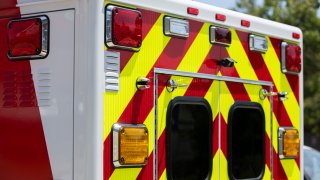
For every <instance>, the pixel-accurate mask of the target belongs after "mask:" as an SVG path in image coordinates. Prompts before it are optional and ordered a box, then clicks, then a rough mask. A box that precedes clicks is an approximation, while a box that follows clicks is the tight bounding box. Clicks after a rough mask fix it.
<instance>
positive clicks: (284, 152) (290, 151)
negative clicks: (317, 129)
mask: <svg viewBox="0 0 320 180" xmlns="http://www.w3.org/2000/svg"><path fill="white" fill-rule="evenodd" d="M299 153H300V136H299V131H298V130H297V129H295V128H293V127H280V128H279V157H280V159H290V158H291V159H292V158H297V157H298V156H299Z"/></svg>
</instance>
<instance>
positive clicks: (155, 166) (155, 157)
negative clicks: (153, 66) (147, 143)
mask: <svg viewBox="0 0 320 180" xmlns="http://www.w3.org/2000/svg"><path fill="white" fill-rule="evenodd" d="M153 83H154V86H153V87H154V151H153V176H154V177H153V179H154V180H157V179H158V74H156V73H155V72H154V80H153Z"/></svg>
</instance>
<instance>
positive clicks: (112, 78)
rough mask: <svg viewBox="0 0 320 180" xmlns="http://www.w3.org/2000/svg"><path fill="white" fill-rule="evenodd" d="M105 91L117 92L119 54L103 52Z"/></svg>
mask: <svg viewBox="0 0 320 180" xmlns="http://www.w3.org/2000/svg"><path fill="white" fill-rule="evenodd" d="M104 73H105V91H111V92H118V91H119V89H120V53H119V52H110V51H106V52H105V58H104Z"/></svg>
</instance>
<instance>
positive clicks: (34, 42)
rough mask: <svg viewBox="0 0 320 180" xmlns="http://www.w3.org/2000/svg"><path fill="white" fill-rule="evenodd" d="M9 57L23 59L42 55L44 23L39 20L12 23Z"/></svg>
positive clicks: (8, 34) (9, 31) (9, 35)
mask: <svg viewBox="0 0 320 180" xmlns="http://www.w3.org/2000/svg"><path fill="white" fill-rule="evenodd" d="M7 39H8V48H9V50H8V56H9V57H13V58H14V57H23V56H33V55H38V54H40V53H41V49H42V22H41V20H40V19H39V18H34V19H27V20H20V21H11V22H10V23H9V24H8V32H7Z"/></svg>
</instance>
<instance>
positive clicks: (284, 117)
mask: <svg viewBox="0 0 320 180" xmlns="http://www.w3.org/2000/svg"><path fill="white" fill-rule="evenodd" d="M237 33H238V36H239V39H240V40H241V42H242V46H243V48H244V50H245V52H246V53H247V56H248V58H249V60H250V62H251V65H252V67H253V69H254V70H255V72H256V75H257V77H258V79H259V80H263V81H270V82H272V83H273V84H275V83H274V81H273V79H272V76H271V74H270V72H269V70H268V68H267V65H266V64H265V61H264V59H263V57H262V56H261V54H260V53H257V52H253V51H249V49H248V33H246V32H237ZM279 71H280V69H279ZM273 90H274V91H275V92H278V89H277V87H276V86H274V89H273ZM273 112H274V114H275V115H276V117H277V119H278V122H279V125H280V126H292V123H291V121H290V118H289V115H288V113H287V111H286V109H285V107H284V105H283V103H282V101H280V100H279V99H278V98H277V97H275V98H274V99H273Z"/></svg>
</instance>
